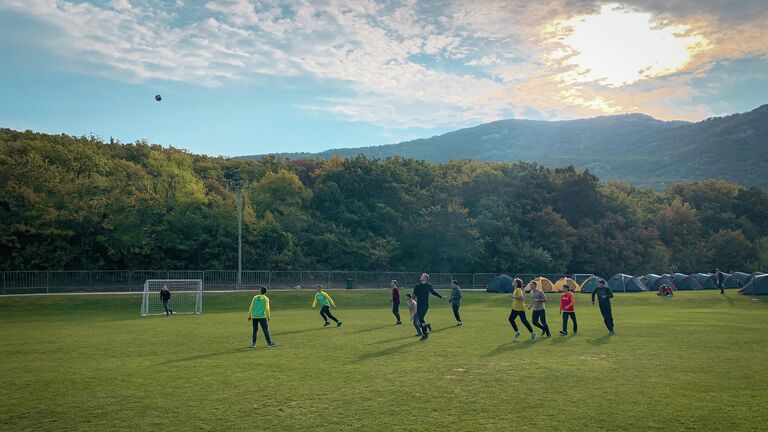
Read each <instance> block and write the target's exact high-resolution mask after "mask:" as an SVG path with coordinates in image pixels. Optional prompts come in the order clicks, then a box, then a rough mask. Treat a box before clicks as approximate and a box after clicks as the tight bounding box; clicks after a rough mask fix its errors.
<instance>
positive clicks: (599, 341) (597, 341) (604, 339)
mask: <svg viewBox="0 0 768 432" xmlns="http://www.w3.org/2000/svg"><path fill="white" fill-rule="evenodd" d="M609 340H611V336H610V335H604V336H600V337H599V338H597V339H587V342H589V343H591V344H592V345H605V344H607V343H608V341H609Z"/></svg>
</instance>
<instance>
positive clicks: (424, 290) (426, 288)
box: [413, 273, 445, 340]
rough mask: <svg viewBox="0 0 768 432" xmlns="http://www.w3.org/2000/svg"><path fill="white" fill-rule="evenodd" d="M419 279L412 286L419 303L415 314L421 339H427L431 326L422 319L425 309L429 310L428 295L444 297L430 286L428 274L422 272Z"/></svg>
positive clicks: (425, 313)
mask: <svg viewBox="0 0 768 432" xmlns="http://www.w3.org/2000/svg"><path fill="white" fill-rule="evenodd" d="M420 280H421V283H419V284H418V285H416V286H415V287H414V288H413V295H415V296H416V301H417V303H418V304H419V307H418V309H416V314H417V316H418V317H419V323H420V324H421V332H422V336H421V340H427V339H429V332H431V331H432V326H431V325H429V324H427V322H426V321H425V320H424V319H425V317H426V316H427V311H428V310H429V296H430V294H431V295H433V296H435V297H440V298H441V299H444V298H445V297H443V296H441V295H440V293H439V292H437V291H435V289H434V288H432V285H430V283H429V275H428V274H426V273H422V274H421V278H420Z"/></svg>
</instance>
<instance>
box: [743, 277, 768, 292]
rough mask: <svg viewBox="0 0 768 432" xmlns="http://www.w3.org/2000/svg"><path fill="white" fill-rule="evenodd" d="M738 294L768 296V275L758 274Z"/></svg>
mask: <svg viewBox="0 0 768 432" xmlns="http://www.w3.org/2000/svg"><path fill="white" fill-rule="evenodd" d="M739 294H750V295H768V274H759V275H757V276H755V277H753V278H752V280H750V281H749V283H748V284H746V285H744V288H742V289H740V290H739Z"/></svg>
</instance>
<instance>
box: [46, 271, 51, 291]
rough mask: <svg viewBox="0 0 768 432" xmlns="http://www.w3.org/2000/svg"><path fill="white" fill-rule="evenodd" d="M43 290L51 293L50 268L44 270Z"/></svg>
mask: <svg viewBox="0 0 768 432" xmlns="http://www.w3.org/2000/svg"><path fill="white" fill-rule="evenodd" d="M45 292H46V293H48V294H50V293H51V271H50V270H46V271H45Z"/></svg>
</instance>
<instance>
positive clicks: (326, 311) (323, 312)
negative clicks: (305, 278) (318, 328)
mask: <svg viewBox="0 0 768 432" xmlns="http://www.w3.org/2000/svg"><path fill="white" fill-rule="evenodd" d="M318 303H320V316H321V317H323V321H325V324H323V327H327V326H329V325H331V324H330V323H329V322H328V318H330V319H331V320H333V322H335V323H336V327H341V320H338V319H336V317H335V316H333V315H332V314H331V306H333V307H334V308H335V307H336V303H334V302H333V299H332V298H331V296H329V295H328V293H327V292H325V291H323V286H322V285H318V286H317V292H316V293H315V301H313V302H312V309H314V308H315V306H317V304H318Z"/></svg>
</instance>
